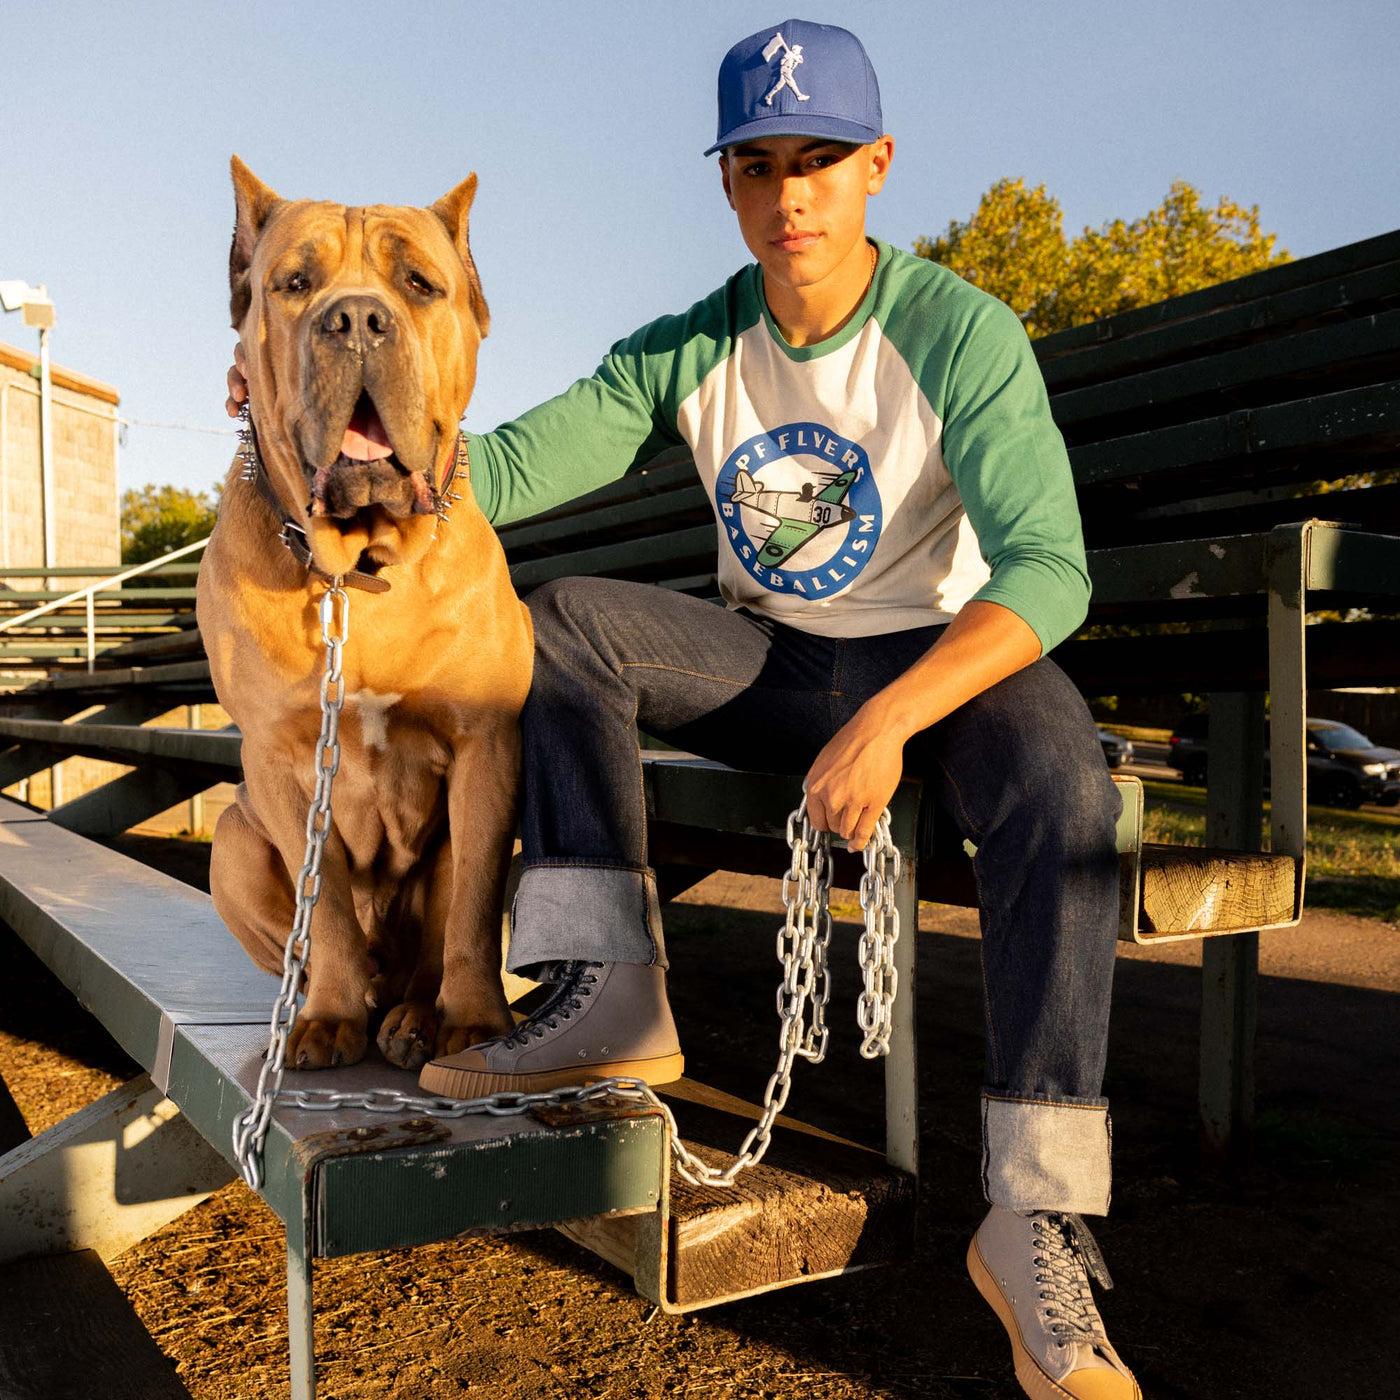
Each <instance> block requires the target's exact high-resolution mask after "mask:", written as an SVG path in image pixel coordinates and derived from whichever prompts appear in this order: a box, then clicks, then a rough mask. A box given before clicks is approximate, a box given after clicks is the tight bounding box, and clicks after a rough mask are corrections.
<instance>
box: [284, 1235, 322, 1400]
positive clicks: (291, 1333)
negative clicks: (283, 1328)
mask: <svg viewBox="0 0 1400 1400" xmlns="http://www.w3.org/2000/svg"><path fill="white" fill-rule="evenodd" d="M314 1326H315V1312H314V1308H313V1303H312V1292H311V1240H310V1237H309V1231H308V1229H307V1224H306V1221H305V1220H298V1219H289V1220H288V1221H287V1343H288V1349H289V1352H290V1357H289V1360H290V1362H291V1371H292V1400H316V1338H315V1331H314Z"/></svg>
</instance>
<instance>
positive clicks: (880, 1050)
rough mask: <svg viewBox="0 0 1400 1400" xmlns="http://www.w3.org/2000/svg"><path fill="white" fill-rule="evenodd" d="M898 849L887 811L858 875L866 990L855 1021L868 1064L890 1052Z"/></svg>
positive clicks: (896, 982)
mask: <svg viewBox="0 0 1400 1400" xmlns="http://www.w3.org/2000/svg"><path fill="white" fill-rule="evenodd" d="M900 868H901V863H900V858H899V848H898V847H897V846H896V845H895V844H894V842H893V841H892V840H891V839H890V814H889V809H888V808H886V809H885V810H884V811H883V812H881V813H880V820H879V821H878V822H876V823H875V833H874V835H873V836H872V837H871V839H870V840H869V841H868V842H866V845H865V873H864V874H863V875H862V876H861V877H860V907H861V910H862V912H863V913H864V914H865V932H864V933H862V934H861V936H860V947H859V949H858V952H859V956H860V970H861V974H862V976H863V977H864V979H865V989H864V991H862V992H861V995H860V1001H859V1002H858V1003H857V1005H856V1020H857V1021H858V1022H859V1024H860V1028H861V1030H862V1031H863V1032H864V1033H865V1039H864V1040H863V1041H861V1045H860V1053H861V1054H862V1055H863V1056H864V1057H865V1058H866V1059H867V1060H874V1059H878V1058H879V1057H880V1056H881V1055H888V1054H889V1053H890V1034H891V1031H892V1023H893V1018H894V999H895V996H896V995H897V994H898V992H899V973H898V971H897V970H896V969H895V965H894V945H895V944H896V943H898V942H899V910H898V909H896V908H895V903H894V896H895V888H896V886H897V885H898V883H899V874H900Z"/></svg>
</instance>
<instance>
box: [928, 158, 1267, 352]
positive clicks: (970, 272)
mask: <svg viewBox="0 0 1400 1400" xmlns="http://www.w3.org/2000/svg"><path fill="white" fill-rule="evenodd" d="M1276 242H1277V235H1276V234H1272V233H1264V232H1262V231H1261V230H1260V227H1259V207H1258V205H1251V206H1250V207H1249V208H1244V207H1243V206H1242V205H1238V204H1236V203H1234V201H1232V200H1229V199H1224V198H1222V199H1221V200H1220V202H1219V204H1217V205H1216V206H1215V207H1214V208H1211V207H1209V206H1207V205H1204V204H1202V202H1201V196H1200V193H1199V191H1198V190H1196V189H1195V187H1194V186H1192V185H1190V184H1188V183H1187V182H1186V181H1185V180H1177V181H1174V182H1173V184H1172V187H1171V189H1170V190H1169V191H1168V193H1167V197H1166V199H1164V200H1163V201H1162V204H1161V205H1160V206H1159V207H1158V208H1156V209H1152V210H1150V211H1149V212H1148V213H1146V214H1144V215H1143V216H1142V217H1141V218H1139V219H1134V220H1132V221H1131V222H1127V221H1125V220H1123V219H1114V220H1113V221H1112V222H1110V223H1106V224H1104V225H1103V227H1102V228H1099V229H1092V228H1086V229H1084V231H1083V232H1082V233H1081V234H1080V235H1079V236H1078V237H1077V238H1074V239H1066V238H1065V232H1064V212H1063V211H1062V210H1061V208H1060V202H1059V200H1057V199H1056V198H1055V197H1054V195H1052V194H1049V193H1047V192H1046V189H1045V186H1044V185H1043V184H1041V185H1036V186H1035V188H1034V189H1027V187H1026V182H1025V181H1024V180H1010V179H1007V180H998V181H997V183H996V184H995V185H993V186H992V188H991V189H990V190H988V191H987V193H986V194H984V195H983V196H982V199H981V201H980V202H979V204H978V206H977V212H976V213H974V214H973V216H972V218H970V219H969V220H968V221H967V222H966V223H959V222H958V221H957V220H954V221H953V222H952V223H950V224H949V225H948V227H947V229H946V230H945V231H944V232H943V233H942V234H941V235H939V236H938V237H937V238H920V239H919V240H918V241H917V242H916V243H915V245H914V251H915V252H916V253H917V254H918V255H919V256H920V257H921V258H929V259H931V260H932V261H933V262H936V263H941V264H942V265H943V266H945V267H948V268H951V269H952V270H953V271H954V272H956V273H958V274H959V275H960V276H962V277H965V278H966V279H967V280H968V281H969V282H972V283H974V284H975V285H976V286H979V287H981V288H982V289H983V290H984V291H988V292H991V293H992V295H993V296H996V297H1000V298H1001V300H1002V301H1004V302H1006V303H1007V304H1008V305H1009V306H1011V307H1012V309H1013V310H1014V311H1015V312H1016V314H1017V315H1018V316H1020V318H1021V320H1022V322H1023V323H1024V324H1025V327H1026V330H1027V331H1028V332H1029V333H1030V334H1031V335H1032V336H1039V335H1048V334H1050V333H1051V332H1052V331H1059V330H1065V329H1066V328H1068V327H1069V326H1078V325H1082V324H1083V323H1084V322H1086V321H1095V320H1098V319H1099V318H1101V317H1103V316H1112V315H1114V314H1116V313H1117V312H1120V311H1128V310H1131V309H1132V308H1133V307H1135V306H1148V305H1151V304H1152V303H1153V302H1158V301H1164V300H1165V299H1166V298H1168V297H1174V296H1181V295H1182V294H1184V293H1186V292H1194V291H1196V290H1198V289H1199V288H1201V287H1209V286H1213V285H1214V284H1215V283H1217V282H1224V281H1228V280H1229V279H1230V278H1232V277H1243V276H1244V275H1245V274H1246V273H1250V272H1258V271H1259V270H1260V269H1261V268H1265V267H1272V266H1273V265H1274V264H1276V263H1282V262H1288V261H1289V254H1288V252H1287V251H1286V250H1285V249H1283V248H1276V247H1275V244H1276Z"/></svg>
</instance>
